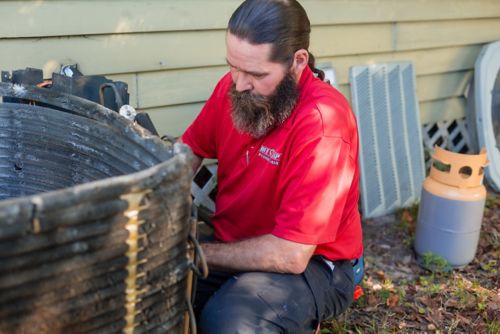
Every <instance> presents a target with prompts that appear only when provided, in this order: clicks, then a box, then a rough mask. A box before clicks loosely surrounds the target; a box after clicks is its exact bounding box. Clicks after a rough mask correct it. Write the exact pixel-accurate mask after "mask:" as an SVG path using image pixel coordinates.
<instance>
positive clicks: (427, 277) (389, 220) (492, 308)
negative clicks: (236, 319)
mask: <svg viewBox="0 0 500 334" xmlns="http://www.w3.org/2000/svg"><path fill="white" fill-rule="evenodd" d="M417 211H418V208H416V207H414V208H410V209H405V210H402V211H400V212H398V213H397V214H394V215H389V216H385V217H381V218H377V219H372V220H365V221H363V235H364V246H365V252H364V255H365V263H366V268H365V276H364V280H363V283H362V288H363V292H364V295H363V296H362V297H361V298H359V299H358V300H357V301H355V302H354V304H353V305H352V306H351V307H350V308H349V309H348V310H347V311H346V312H345V313H344V314H342V315H341V316H340V317H338V318H337V319H335V320H332V321H325V322H323V323H322V325H321V331H320V333H322V334H325V333H491V334H499V333H500V270H499V269H500V195H498V194H494V193H489V195H488V198H487V201H486V208H485V211H484V216H483V223H482V227H481V235H480V240H479V245H478V247H477V252H476V257H475V258H474V260H473V261H472V262H471V263H469V264H468V265H466V266H465V267H463V268H461V269H451V268H450V267H449V266H448V264H447V262H446V261H445V260H444V259H443V258H440V257H439V256H429V257H426V258H424V261H423V262H425V263H426V264H427V266H428V267H429V268H430V269H431V270H428V269H424V268H422V267H421V266H420V265H419V264H418V263H417V260H416V256H415V253H414V251H413V239H414V234H415V226H416V220H417V218H416V216H417Z"/></svg>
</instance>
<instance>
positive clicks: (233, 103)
mask: <svg viewBox="0 0 500 334" xmlns="http://www.w3.org/2000/svg"><path fill="white" fill-rule="evenodd" d="M310 31H311V28H310V23H309V19H308V17H307V14H306V12H305V10H304V9H303V8H302V6H301V5H300V4H299V3H298V2H297V1H294V0H247V1H245V2H243V3H242V4H241V5H240V7H239V8H238V9H237V10H236V11H235V12H234V14H233V15H232V17H231V19H230V21H229V24H228V29H227V35H226V47H227V53H226V59H227V64H228V66H229V73H227V74H226V75H225V76H224V77H223V78H222V79H221V80H220V81H219V83H218V84H217V86H216V88H215V90H214V92H213V93H212V95H211V96H210V98H209V99H208V101H207V102H206V104H205V106H204V107H203V109H202V111H201V112H200V114H199V115H198V117H197V118H196V119H195V121H194V122H193V123H192V124H191V125H190V126H189V128H188V129H187V130H186V132H185V133H184V135H183V136H182V138H181V141H182V142H184V143H185V144H187V145H188V146H190V147H191V149H192V150H193V152H194V153H195V155H196V159H195V160H196V161H195V163H194V166H193V168H195V169H197V168H198V167H199V165H200V163H201V161H202V159H203V158H215V159H218V164H219V166H218V192H217V199H216V211H215V214H214V216H213V225H214V241H213V242H208V243H203V244H202V248H203V251H204V253H205V255H206V257H207V261H208V265H209V268H210V271H211V273H210V276H209V277H208V279H206V280H200V281H199V282H198V287H197V289H198V291H197V295H196V301H195V308H196V310H197V312H198V314H200V317H199V323H200V326H201V332H202V333H218V334H220V333H312V332H314V330H315V329H316V328H317V327H318V324H319V323H320V322H321V321H322V320H324V319H327V318H329V317H332V316H336V315H338V314H340V313H341V312H343V311H344V310H346V308H347V307H348V306H349V305H350V303H351V302H352V298H353V291H354V282H353V271H352V266H351V261H350V260H353V259H356V258H358V257H360V256H361V255H362V251H363V249H362V240H361V224H360V216H359V212H358V205H357V204H358V199H359V192H358V175H359V169H358V135H357V128H356V122H355V118H354V116H353V114H352V111H351V109H350V107H349V105H348V102H347V101H346V99H345V98H344V97H343V96H342V95H341V94H340V93H339V92H338V91H337V90H335V89H334V88H333V87H331V86H330V85H329V84H327V83H325V82H323V81H322V80H321V78H318V77H316V76H315V75H314V73H313V72H317V70H316V69H315V67H314V58H313V56H312V55H311V54H310V53H309V51H308V47H309V35H310Z"/></svg>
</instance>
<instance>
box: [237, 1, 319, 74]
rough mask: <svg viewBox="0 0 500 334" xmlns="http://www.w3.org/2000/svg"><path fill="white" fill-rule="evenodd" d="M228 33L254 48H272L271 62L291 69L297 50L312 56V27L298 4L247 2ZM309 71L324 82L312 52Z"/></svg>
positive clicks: (240, 7)
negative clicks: (310, 40) (310, 41)
mask: <svg viewBox="0 0 500 334" xmlns="http://www.w3.org/2000/svg"><path fill="white" fill-rule="evenodd" d="M228 31H229V32H230V33H231V34H233V35H235V36H237V37H239V38H241V39H245V40H247V41H248V42H250V43H251V44H264V43H270V44H272V46H273V47H272V52H271V59H270V61H274V62H279V63H283V64H286V65H287V66H290V65H291V64H292V62H293V55H294V54H295V52H296V51H297V50H300V49H305V50H308V52H309V36H310V34H311V24H310V22H309V18H308V17H307V14H306V11H305V10H304V8H303V7H302V6H301V5H300V4H299V3H298V1H295V0H246V1H244V2H243V3H242V4H241V5H240V6H239V7H238V8H237V9H236V11H235V12H234V13H233V15H232V16H231V18H230V19H229V23H228ZM308 65H309V67H310V68H311V70H313V72H315V73H317V74H318V76H319V77H320V78H321V79H322V80H323V79H324V74H323V72H322V71H320V70H318V69H316V68H315V66H314V65H315V61H314V56H313V55H312V54H311V53H310V52H309V64H308Z"/></svg>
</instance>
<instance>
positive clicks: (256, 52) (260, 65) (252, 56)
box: [226, 32, 278, 72]
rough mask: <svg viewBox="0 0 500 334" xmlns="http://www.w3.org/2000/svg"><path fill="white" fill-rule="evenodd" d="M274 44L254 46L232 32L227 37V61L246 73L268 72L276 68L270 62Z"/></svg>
mask: <svg viewBox="0 0 500 334" xmlns="http://www.w3.org/2000/svg"><path fill="white" fill-rule="evenodd" d="M271 50H272V44H270V43H264V44H252V43H250V42H249V41H248V40H246V39H242V38H239V37H237V36H235V35H233V34H231V33H230V32H228V33H227V35H226V60H227V62H228V64H229V65H231V66H234V67H236V68H238V69H241V70H245V71H260V72H266V71H268V70H270V68H272V67H274V66H276V64H278V63H275V62H272V61H270V60H269V59H270V56H271Z"/></svg>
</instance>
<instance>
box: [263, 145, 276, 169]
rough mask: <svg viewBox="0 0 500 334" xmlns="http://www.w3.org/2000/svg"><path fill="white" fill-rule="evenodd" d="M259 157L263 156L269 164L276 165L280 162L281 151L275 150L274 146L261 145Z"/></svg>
mask: <svg viewBox="0 0 500 334" xmlns="http://www.w3.org/2000/svg"><path fill="white" fill-rule="evenodd" d="M259 157H261V158H263V159H264V160H266V161H267V162H269V163H270V164H271V165H276V166H277V165H279V164H280V158H281V153H279V152H276V150H275V149H274V148H269V147H267V146H264V145H262V146H261V147H260V149H259Z"/></svg>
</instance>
